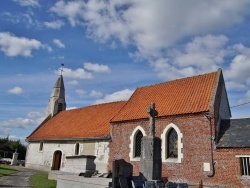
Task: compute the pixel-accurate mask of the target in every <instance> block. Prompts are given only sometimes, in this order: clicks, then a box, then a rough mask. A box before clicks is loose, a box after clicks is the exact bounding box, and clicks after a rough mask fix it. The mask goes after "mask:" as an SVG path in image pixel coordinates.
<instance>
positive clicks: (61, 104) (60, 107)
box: [58, 103, 63, 112]
mask: <svg viewBox="0 0 250 188" xmlns="http://www.w3.org/2000/svg"><path fill="white" fill-rule="evenodd" d="M62 110H63V103H59V104H58V112H61V111H62Z"/></svg>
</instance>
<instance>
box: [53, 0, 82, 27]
mask: <svg viewBox="0 0 250 188" xmlns="http://www.w3.org/2000/svg"><path fill="white" fill-rule="evenodd" d="M84 4H85V3H84V2H81V1H69V2H64V1H62V0H61V1H58V2H56V4H55V5H54V6H53V7H51V9H50V11H51V12H55V13H57V14H58V15H59V16H62V17H66V18H68V20H69V22H70V24H71V25H72V26H75V25H76V24H77V23H78V22H79V17H80V18H81V17H82V13H83V11H84Z"/></svg>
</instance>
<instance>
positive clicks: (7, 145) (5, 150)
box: [0, 137, 26, 160]
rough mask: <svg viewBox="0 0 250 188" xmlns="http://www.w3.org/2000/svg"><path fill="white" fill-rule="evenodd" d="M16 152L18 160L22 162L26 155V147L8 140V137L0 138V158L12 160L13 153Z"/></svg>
mask: <svg viewBox="0 0 250 188" xmlns="http://www.w3.org/2000/svg"><path fill="white" fill-rule="evenodd" d="M15 150H17V153H19V155H18V159H19V160H24V159H25V155H26V146H24V145H23V144H22V143H21V141H20V140H10V139H9V137H6V138H0V156H1V157H5V158H12V155H13V153H14V152H15Z"/></svg>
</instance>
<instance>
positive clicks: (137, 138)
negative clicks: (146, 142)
mask: <svg viewBox="0 0 250 188" xmlns="http://www.w3.org/2000/svg"><path fill="white" fill-rule="evenodd" d="M142 137H143V134H142V132H141V131H138V133H137V134H136V136H135V157H140V156H141V142H142Z"/></svg>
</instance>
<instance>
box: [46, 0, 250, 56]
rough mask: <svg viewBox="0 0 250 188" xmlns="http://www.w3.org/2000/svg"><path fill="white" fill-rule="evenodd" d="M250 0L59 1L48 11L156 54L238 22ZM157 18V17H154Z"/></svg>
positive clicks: (97, 34)
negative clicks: (181, 41)
mask: <svg viewBox="0 0 250 188" xmlns="http://www.w3.org/2000/svg"><path fill="white" fill-rule="evenodd" d="M249 6H250V2H249V1H241V2H240V3H239V2H235V1H233V0H230V1H228V2H227V5H226V6H225V3H224V2H221V1H216V0H212V1H208V0H205V1H199V2H197V1H195V0H191V1H188V2H177V1H175V0H170V1H165V0H161V1H150V0H139V1H132V0H129V1H116V0H111V1H97V0H94V1H69V2H68V1H67V2H64V1H63V0H60V1H58V2H57V3H56V4H55V5H54V6H53V7H52V8H51V9H50V11H52V12H54V13H56V14H57V15H59V16H62V17H65V18H67V19H68V20H69V22H70V23H71V25H72V26H75V25H76V24H81V25H82V24H84V26H86V27H87V34H88V35H89V36H90V37H92V38H94V39H95V40H99V41H109V39H118V40H119V41H120V42H122V43H123V44H125V45H128V44H132V45H135V46H136V48H137V50H138V52H139V54H140V55H142V56H143V57H148V56H159V54H161V53H162V52H161V50H162V49H166V48H167V47H169V46H171V45H173V44H174V43H175V42H176V41H178V40H180V39H181V38H183V37H185V36H194V35H200V34H204V33H209V32H211V31H219V30H220V29H223V28H225V27H227V26H230V25H232V24H235V23H239V22H241V21H242V20H243V19H244V16H245V15H246V14H248V10H249ZM156 20H157V21H156Z"/></svg>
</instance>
